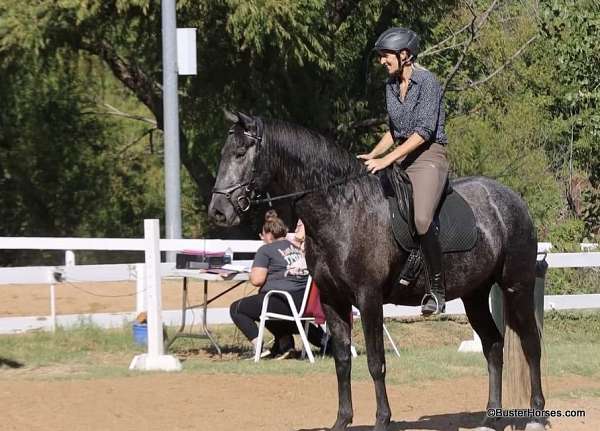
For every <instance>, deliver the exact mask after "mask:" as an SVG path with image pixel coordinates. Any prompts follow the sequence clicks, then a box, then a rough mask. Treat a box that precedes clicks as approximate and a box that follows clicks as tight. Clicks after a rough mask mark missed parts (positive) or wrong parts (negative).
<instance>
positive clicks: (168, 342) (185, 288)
mask: <svg viewBox="0 0 600 431" xmlns="http://www.w3.org/2000/svg"><path fill="white" fill-rule="evenodd" d="M181 296H182V301H181V326H179V330H178V331H177V332H176V333H175V334H174V335H173V337H172V338H167V337H165V352H166V351H168V350H169V347H171V344H173V343H174V342H175V340H176V339H177V338H179V337H180V336H181V335H182V334H183V330H184V329H185V316H186V314H187V297H188V280H187V277H183V294H182V295H181Z"/></svg>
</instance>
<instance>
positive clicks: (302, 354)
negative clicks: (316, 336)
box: [300, 320, 310, 360]
mask: <svg viewBox="0 0 600 431" xmlns="http://www.w3.org/2000/svg"><path fill="white" fill-rule="evenodd" d="M308 325H310V322H309V321H308V320H307V321H305V322H304V333H305V334H308ZM305 357H306V347H304V343H303V344H302V353H301V354H300V359H302V360H304V358H305Z"/></svg>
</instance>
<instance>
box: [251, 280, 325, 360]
mask: <svg viewBox="0 0 600 431" xmlns="http://www.w3.org/2000/svg"><path fill="white" fill-rule="evenodd" d="M311 286H312V277H310V276H309V277H308V281H307V282H306V288H305V289H304V297H303V298H302V304H300V309H296V304H294V300H293V299H292V295H290V293H289V292H286V291H284V290H270V291H268V292H267V294H266V295H265V298H264V299H263V304H262V311H261V313H260V325H259V327H258V343H257V344H256V353H255V354H254V362H258V361H259V360H260V354H261V352H262V344H263V337H264V335H265V323H266V322H267V320H287V321H288V322H296V326H297V327H298V333H299V334H300V338H301V339H302V345H303V347H304V351H305V352H306V354H307V355H308V360H309V361H310V362H311V364H312V363H314V362H315V357H314V356H313V353H312V350H311V348H310V344H309V343H308V338H307V337H306V331H305V328H308V324H309V323H310V322H314V320H315V318H314V317H303V314H304V310H305V309H306V303H307V302H308V295H309V294H310V289H311ZM273 295H281V296H283V297H284V298H285V299H286V300H287V302H288V305H289V306H290V310H291V312H292V315H291V316H290V315H287V314H279V313H273V312H270V311H267V308H268V307H269V299H270V298H271V296H273ZM302 322H304V323H305V328H303V327H302Z"/></svg>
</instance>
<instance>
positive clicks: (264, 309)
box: [254, 303, 268, 362]
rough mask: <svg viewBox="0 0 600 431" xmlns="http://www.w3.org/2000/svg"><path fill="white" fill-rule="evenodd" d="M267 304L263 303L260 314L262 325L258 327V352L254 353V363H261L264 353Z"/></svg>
mask: <svg viewBox="0 0 600 431" xmlns="http://www.w3.org/2000/svg"><path fill="white" fill-rule="evenodd" d="M267 306H268V304H267V303H263V307H262V311H261V312H260V324H259V325H258V337H257V338H258V340H257V343H256V351H255V352H254V362H258V361H260V355H261V353H262V344H263V337H264V336H265V323H266V321H267V316H266V314H267Z"/></svg>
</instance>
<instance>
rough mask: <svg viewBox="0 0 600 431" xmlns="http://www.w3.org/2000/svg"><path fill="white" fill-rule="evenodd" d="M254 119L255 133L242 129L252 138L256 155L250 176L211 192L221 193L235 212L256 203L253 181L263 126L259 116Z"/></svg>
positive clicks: (243, 210) (231, 130) (246, 208)
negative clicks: (238, 192) (246, 179)
mask: <svg viewBox="0 0 600 431" xmlns="http://www.w3.org/2000/svg"><path fill="white" fill-rule="evenodd" d="M255 120H256V132H257V133H256V135H254V134H252V133H250V132H248V131H247V130H244V132H243V133H244V135H245V136H246V137H248V138H249V139H252V140H253V141H254V142H255V145H256V155H255V156H254V166H253V167H252V178H251V179H250V180H249V181H246V182H243V183H237V184H234V185H232V186H229V187H223V188H220V189H218V188H216V187H215V188H213V190H212V192H213V194H215V195H223V196H225V199H227V200H228V201H229V203H230V204H231V205H232V206H233V208H235V210H236V212H237V213H238V214H239V213H244V212H246V211H248V210H249V209H250V207H251V206H252V204H253V203H256V201H255V198H256V197H258V195H257V193H256V182H255V179H254V178H255V176H256V175H255V174H256V160H258V155H259V152H260V150H261V147H262V141H263V136H264V127H263V122H262V120H261V119H260V118H259V117H255ZM228 133H229V134H230V135H231V134H233V133H235V125H234V127H232V128H230V129H229V132H228ZM239 189H242V191H241V194H240V195H239V196H238V197H237V198H236V199H235V200H234V199H233V195H234V192H236V191H237V190H239Z"/></svg>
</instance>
